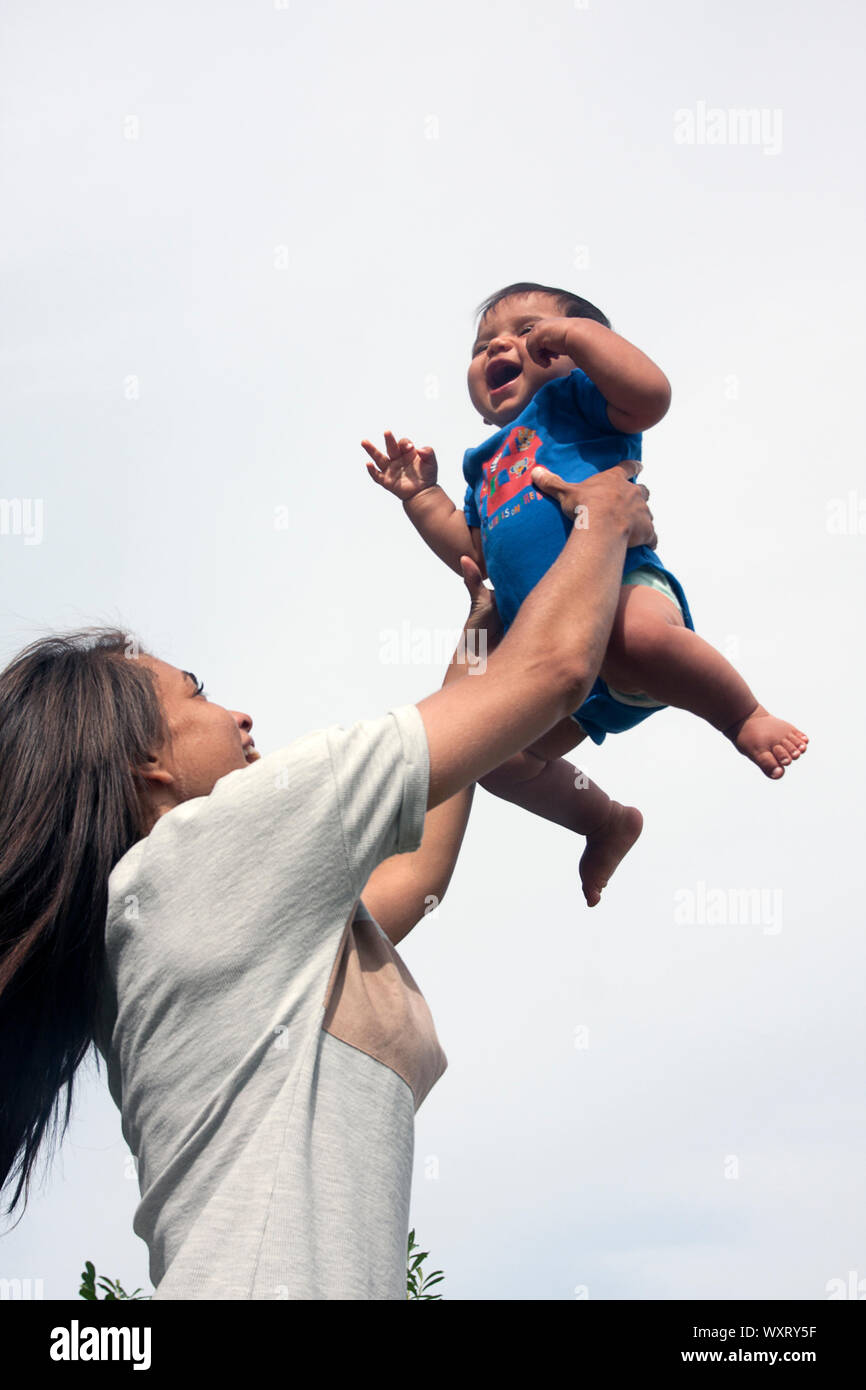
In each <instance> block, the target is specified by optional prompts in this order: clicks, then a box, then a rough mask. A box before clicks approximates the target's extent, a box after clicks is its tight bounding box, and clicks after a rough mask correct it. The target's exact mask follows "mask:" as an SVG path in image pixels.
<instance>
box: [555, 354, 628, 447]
mask: <svg viewBox="0 0 866 1390" xmlns="http://www.w3.org/2000/svg"><path fill="white" fill-rule="evenodd" d="M568 382H569V385H570V387H571V395H572V401H573V403H574V407H575V409H576V410H577V411H579V412H580V414H581V415H582V416H583V417H584V419H586V420H588V421H589V422H590V424H591V425H593V426H594V427H595V428H596V429H597V430H598V431H599V433H600V434H623V433H625V432H626V431H623V430H618V429H617V428H616V426H615V425H612V424H611V423H610V420H609V418H608V414H607V401H606V400H605V398H604V396H603V395H602V394H601V392H600V391H599V389H598V387H597V386H596V384H595V382H593V381H590V379H589V377H588V376H587V374H586V372H584V371H582V370H581V368H580V367H575V369H574V371H573V372H572V373H571V374H570V376H569V378H568Z"/></svg>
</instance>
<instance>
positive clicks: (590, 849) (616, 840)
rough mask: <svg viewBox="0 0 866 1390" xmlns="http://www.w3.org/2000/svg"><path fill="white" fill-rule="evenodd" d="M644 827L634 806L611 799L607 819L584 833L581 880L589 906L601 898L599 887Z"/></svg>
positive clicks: (602, 885)
mask: <svg viewBox="0 0 866 1390" xmlns="http://www.w3.org/2000/svg"><path fill="white" fill-rule="evenodd" d="M642 830H643V816H642V815H641V813H640V811H639V810H638V809H637V807H636V806H620V804H619V802H618V801H612V802H611V803H610V809H609V811H608V815H607V819H606V820H605V821H604V823H603V824H602V825H600V826H599V827H598V829H597V830H594V831H593V832H592V834H591V835H587V837H586V849H585V850H584V851H583V854H582V855H581V856H580V881H581V883H582V884H583V896H584V897H585V898H586V901H587V903H588V904H589V906H590V907H595V905H596V903H598V902H600V901H601V890H602V888H606V887H607V882H608V879H609V878H610V876H611V874H612V873H613V871H614V869H615V868H616V866H617V864H618V863H619V862H620V860H621V859H624V858H625V856H626V855H627V854H628V852H629V850H630V849H631V847H632V845H633V844H634V842H635V840H636V839H637V837H638V835H639V834H640V832H641V831H642Z"/></svg>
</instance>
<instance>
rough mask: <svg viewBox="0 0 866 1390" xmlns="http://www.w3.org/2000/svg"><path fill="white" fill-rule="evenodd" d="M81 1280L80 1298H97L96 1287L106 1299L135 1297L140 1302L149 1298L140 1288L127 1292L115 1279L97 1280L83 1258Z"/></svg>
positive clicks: (91, 1267) (89, 1264)
mask: <svg viewBox="0 0 866 1390" xmlns="http://www.w3.org/2000/svg"><path fill="white" fill-rule="evenodd" d="M81 1280H82V1283H81V1288H80V1289H79V1290H78V1292H79V1294H80V1296H81V1297H82V1298H90V1299H97V1300H98V1299H99V1294H98V1293H97V1287H98V1288H100V1289H103V1290H104V1292H103V1295H102V1296H103V1298H106V1299H108V1298H113V1299H120V1298H132V1299H135V1301H136V1303H141V1302H143V1301H144V1300H145V1299H148V1298H150V1294H147V1293H142V1292H141V1290H140V1289H136V1290H135V1292H134V1293H127V1292H126V1290H125V1289H124V1287H123V1285H122V1284H119V1283H118V1282H117V1280H116V1279H103V1278H100V1279H99V1280H98V1281H97V1278H96V1270H95V1269H94V1267H93V1265H92V1264H91V1263H90V1261H89V1260H85V1262H84V1269H83V1270H82V1271H81Z"/></svg>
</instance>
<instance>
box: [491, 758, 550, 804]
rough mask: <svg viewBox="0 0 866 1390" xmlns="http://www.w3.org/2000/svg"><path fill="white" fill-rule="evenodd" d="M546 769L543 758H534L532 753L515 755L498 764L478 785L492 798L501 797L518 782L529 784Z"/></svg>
mask: <svg viewBox="0 0 866 1390" xmlns="http://www.w3.org/2000/svg"><path fill="white" fill-rule="evenodd" d="M546 767H547V762H546V761H545V760H544V759H543V758H538V757H536V755H535V754H534V753H530V752H523V753H515V755H514V757H513V758H509V759H508V760H507V762H504V763H500V765H499V767H495V768H494V769H493V771H492V772H488V774H487V776H486V777H482V778H480V779H479V785H480V786H482V787H483V788H484V790H485V791H486V792H492V793H493V795H494V796H501V795H502V794H503V793H504V792H507V791H508V790H509V789H510V788H512V787H515V786H517V785H518V783H520V782H531V781H532V779H533V778H534V777H538V776H539V774H540V773H542V772H543V771H544V769H545V768H546Z"/></svg>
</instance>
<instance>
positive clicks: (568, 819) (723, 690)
mask: <svg viewBox="0 0 866 1390" xmlns="http://www.w3.org/2000/svg"><path fill="white" fill-rule="evenodd" d="M478 312H479V315H480V318H479V324H478V332H477V335H476V339H475V343H474V344H473V347H472V357H471V362H470V365H469V374H468V385H469V395H470V398H471V400H472V404H473V405H474V406H475V408H476V410H477V411H478V412H479V414H480V415H481V416H482V418H483V420H484V423H485V424H486V425H494V426H495V427H496V432H495V434H492V435H490V436H489V437H488V438H487V439H486V440H485V441H484V443H483V444H480V445H479V446H478V447H477V448H475V449H469V450H467V452H466V454H465V456H464V459H463V474H464V477H465V479H466V484H467V486H466V494H465V500H464V505H463V509H462V510H459V509H458V508H457V507H456V506H455V505H454V503H453V502H452V501H451V500H450V499H449V497H448V496H447V495H446V493H444V492H443V491H442V489H441V488H440V487H439V485H438V482H437V477H438V468H437V463H436V457H435V455H434V453H433V450H432V449H430V448H427V447H424V448H416V447H415V446H414V444H412V442H411V441H410V440H408V439H400V440H399V441H398V440H397V439H395V437H394V435H393V434H391V433H390V432H388V433H386V435H385V445H386V449H387V454H383V453H381V452H380V450H378V449H377V448H375V447H374V445H373V444H372V443H371V442H370V441H369V440H366V439H365V440H364V441H363V447H364V449H365V450H366V451H367V453H368V454H369V455H370V458H371V459H372V462H368V463H367V469H368V471H369V473H370V476H371V477H372V478H373V479H374V481H375V482H377V483H378V484H379V485H380V486H381V487H384V488H385V489H386V490H387V491H388V492H391V493H393V495H394V496H395V497H398V498H399V499H400V500H401V501H402V503H403V507H404V510H405V512H406V514H407V516H408V517H409V520H410V521H411V522H412V524H413V525H414V526H415V528H416V530H417V531H419V532H420V534H421V536H422V537H423V538H424V540H425V541H426V542H427V544H428V545H429V546H430V548H431V549H432V550H433V551H435V553H436V554H437V555H438V556H439V557H440V558H441V559H442V560H444V562H445V563H446V564H447V565H449V566H450V567H451V568H452V569H454V570H456V571H457V572H458V573H462V569H461V563H460V557H461V556H469V557H471V558H472V559H474V561H475V563H476V564H477V566H478V568H479V570H480V572H481V574H482V575H483V576H485V577H489V578H490V580H491V582H492V584H493V587H494V591H495V594H496V603H497V607H498V609H499V613H500V616H501V618H502V622H503V625H504V626H505V628H506V629H507V628H508V626H509V624H510V623H511V622H512V621H513V619H514V615H515V613H516V612H517V610H518V608H519V607H520V604H521V603H522V601H523V599H524V598H525V597H526V595H527V594H528V593H529V591H530V590H531V589H532V588H533V587H534V585H535V584H536V583H537V582H538V580H539V579H540V578H541V576H542V574H544V572H545V571H546V570H547V569H548V568H549V567H550V565H551V564H553V562H554V560H555V559H556V557H557V555H558V554H559V552H560V551H561V549H562V547H563V546H564V545H565V541H566V537H567V534H568V530H569V528H570V526H571V522H570V521H569V520H567V519H566V517H565V516H564V515H563V512H562V510H561V509H560V506H559V504H558V502H557V500H556V495H557V488H558V487H559V484H558V483H557V479H556V477H554V478H551V477H550V473H552V474H554V475H557V476H558V477H559V478H562V479H564V480H565V481H566V482H569V483H577V482H580V481H581V480H583V479H585V478H587V477H589V476H590V475H591V474H592V473H596V472H598V471H600V470H601V469H603V468H610V467H611V466H613V465H615V464H616V463H618V462H619V461H620V460H623V459H635V460H636V459H639V458H640V446H641V431H643V430H645V429H649V428H650V426H652V425H655V424H657V423H658V421H659V420H661V419H662V417H663V416H664V415H665V414H666V413H667V409H668V406H669V404H670V395H671V393H670V385H669V383H668V380H667V378H666V377H665V376H664V374H663V373H662V372H661V371H660V370H659V368H658V367H657V366H656V365H655V363H653V362H651V361H650V359H649V358H648V357H646V356H645V355H644V353H642V352H641V351H640V350H639V349H638V348H636V347H634V346H633V345H632V344H631V343H629V342H627V341H626V340H625V338H621V337H620V336H619V335H618V334H616V333H614V332H613V331H612V329H611V326H610V323H609V321H608V319H607V318H606V317H605V315H604V314H603V313H602V312H601V311H600V310H599V309H597V308H596V307H595V306H594V305H593V304H590V303H589V302H588V301H587V300H585V299H581V298H580V297H579V296H577V295H574V294H571V293H569V292H568V291H567V290H561V289H555V288H553V287H551V286H548V285H536V284H530V283H526V282H524V283H520V284H515V285H508V286H507V287H506V288H505V289H502V290H499V291H498V292H497V293H496V294H493V295H491V296H490V298H489V299H487V300H485V302H484V304H482V306H481V308H480V309H479V311H478ZM635 467H636V470H637V468H638V467H639V465H637V464H636V465H635ZM547 470H549V472H548V471H547ZM579 511H580V509H578V515H577V517H576V519H575V523H574V524H576V525H578V526H579V525H580V524H581V517H580V515H579ZM666 705H675V706H677V707H678V708H680V709H687V710H691V712H692V713H693V714H697V715H699V716H700V717H701V718H702V719H706V720H707V721H708V722H709V723H710V724H712V725H713V727H714V728H716V729H718V730H719V731H720V732H721V733H723V734H724V735H725V736H726V737H727V738H728V739H730V741H731V742H732V743H733V745H734V746H735V747H736V748H737V749H739V751H740V752H741V753H743V754H745V756H746V757H748V758H750V759H751V760H752V761H753V762H754V763H756V764H757V766H758V767H759V768H760V769H761V771H762V772H763V773H765V775H766V776H767V777H770V778H775V779H778V778H780V777H782V776H783V774H784V770H785V767H787V766H788V765H789V764H790V763H791V762H792V761H794V760H795V759H796V758H799V756H800V754H801V753H805V751H806V745H807V743H808V739H807V738H806V735H805V734H804V733H802V732H801V731H800V730H799V729H798V728H796V727H795V726H794V725H793V724H789V723H788V722H787V721H786V720H784V719H777V718H775V717H774V716H773V715H771V714H769V713H768V711H767V710H766V709H764V707H763V705H760V704H759V703H758V701H757V700H756V698H755V696H754V695H753V694H752V692H751V690H750V689H749V687H748V686H747V685H746V683H745V681H744V680H743V679H742V677H741V676H740V675H739V674H738V673H737V671H735V670H734V668H733V666H731V664H730V662H728V661H726V660H725V658H724V657H723V656H721V655H720V653H719V652H717V651H716V650H715V649H714V648H713V647H711V646H710V645H709V644H708V643H707V642H705V641H704V640H703V638H701V637H699V636H698V635H697V633H696V632H695V629H694V623H693V622H692V617H691V613H690V611H689V606H688V602H687V600H686V596H685V593H684V592H683V589H682V586H681V585H680V583H679V581H678V579H677V578H676V576H675V575H674V574H672V573H671V571H670V570H668V569H666V568H665V566H664V565H663V564H662V562H661V560H660V558H659V556H658V554H657V552H656V551H654V550H650V549H648V548H647V547H646V546H635V547H632V548H631V549H629V550H628V551H627V552H626V558H625V565H624V572H623V582H622V588H621V590H620V596H619V603H618V606H617V611H616V616H615V618H614V622H613V628H612V631H611V635H610V640H609V643H608V647H607V652H606V654H605V658H604V661H603V663H602V666H601V670H600V672H599V676H598V679H597V680H596V682H595V685H594V687H593V689H592V690H591V692H590V694H589V696H588V697H587V699H586V700H585V702H584V703H583V704H582V705H581V707H580V709H578V710H576V711H575V712H574V714H573V715H571V716H570V717H569V718H568V719H565V720H563V721H562V723H561V724H559V725H557V726H555V727H554V728H553V729H551V730H550V731H549V732H548V733H547V734H546V735H545V736H544V738H542V739H541V740H539V742H538V743H535V744H533V745H532V746H531V747H530V748H527V749H526V750H525V751H524V752H523V753H522V754H519V755H518V756H517V757H515V758H512V759H510V760H509V761H508V762H507V763H505V764H503V766H502V767H500V768H497V769H496V771H495V772H493V773H491V774H490V776H489V777H487V778H485V779H484V780H483V783H482V785H483V786H485V787H486V788H487V789H488V790H489V791H492V792H495V793H496V795H498V796H501V797H504V798H505V799H506V800H508V801H512V802H514V803H516V804H517V805H519V806H523V807H525V808H526V809H527V810H530V811H534V812H535V813H536V814H538V815H541V816H544V817H545V818H546V819H548V820H551V821H554V822H555V823H556V824H558V825H563V826H566V827H567V828H568V829H570V830H573V831H575V832H577V833H578V834H580V835H584V836H585V837H586V841H587V844H586V849H585V851H584V854H583V856H582V858H581V861H580V877H581V882H582V885H583V892H584V896H585V898H586V901H587V903H588V904H589V906H590V907H594V906H595V905H596V903H598V902H599V900H600V897H601V891H602V889H603V888H604V887H605V886H606V884H607V882H608V879H609V878H610V875H611V874H612V873H613V871H614V869H615V868H616V866H617V864H618V863H619V862H620V860H621V859H622V858H623V856H624V855H625V854H626V853H627V852H628V850H629V849H630V848H631V846H632V845H633V844H634V842H635V840H636V839H637V837H638V835H639V834H640V832H641V828H642V825H643V818H642V817H641V814H640V812H639V811H638V810H637V808H636V807H634V806H621V805H620V804H619V803H618V802H616V801H611V800H610V798H609V797H608V796H607V795H606V794H605V793H604V792H603V791H602V790H601V788H600V787H598V786H596V785H595V783H593V782H591V781H589V779H588V778H586V777H585V776H584V775H583V774H577V775H576V769H575V768H574V766H573V765H572V764H571V763H569V762H568V761H566V760H565V759H564V758H563V757H562V755H563V754H564V753H566V752H568V751H569V750H570V749H571V748H574V747H575V746H576V745H577V744H578V743H580V742H581V741H582V739H583V738H584V737H585V736H586V735H587V734H588V735H589V737H590V738H591V739H592V740H593V742H595V743H602V742H603V740H604V738H605V736H606V734H608V733H621V732H622V731H624V730H625V729H630V728H632V727H633V726H634V725H635V724H638V723H640V722H641V721H642V720H644V719H646V718H648V717H649V715H651V714H653V713H654V712H655V711H656V710H659V709H663V708H664V707H665V706H666Z"/></svg>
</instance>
